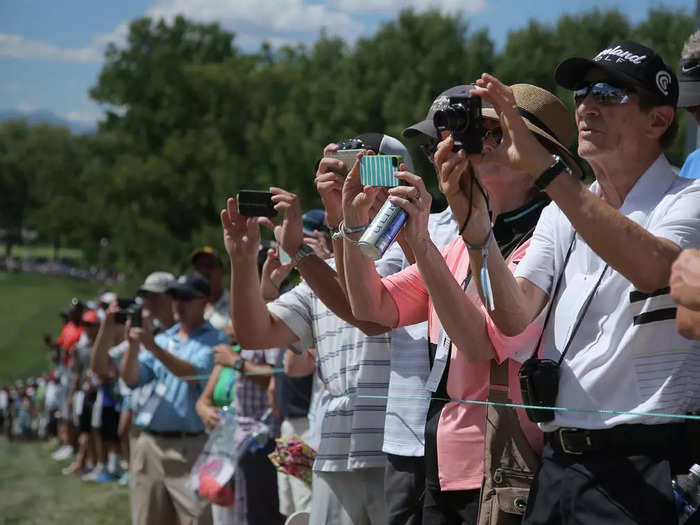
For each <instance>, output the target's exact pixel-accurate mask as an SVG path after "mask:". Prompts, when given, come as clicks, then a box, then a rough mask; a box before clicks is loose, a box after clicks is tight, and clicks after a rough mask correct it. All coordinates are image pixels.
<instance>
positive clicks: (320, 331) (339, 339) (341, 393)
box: [267, 259, 395, 472]
mask: <svg viewBox="0 0 700 525" xmlns="http://www.w3.org/2000/svg"><path fill="white" fill-rule="evenodd" d="M326 262H329V263H330V264H331V265H333V261H326ZM386 262H387V261H385V260H384V259H383V260H381V261H379V262H378V263H377V271H379V273H380V274H385V273H392V271H395V269H394V268H393V267H391V268H387V265H386ZM267 306H268V309H269V310H270V312H271V313H272V314H273V315H275V316H276V317H278V318H279V319H280V320H281V321H282V322H284V323H285V324H286V325H287V326H288V327H289V329H290V330H291V331H292V332H294V334H295V335H296V336H297V337H298V338H299V341H300V343H301V345H294V346H295V348H298V347H299V346H302V345H303V346H304V347H305V348H315V349H316V353H317V356H316V367H317V370H318V374H319V376H320V378H321V380H322V381H323V382H324V384H325V385H326V389H327V390H328V392H329V393H330V394H331V395H332V396H333V398H332V399H331V401H330V403H329V405H328V410H327V411H326V413H325V416H324V419H323V424H322V430H321V442H320V445H319V448H318V455H317V456H316V462H315V463H314V470H317V471H325V472H329V471H347V470H355V469H361V468H372V467H381V468H383V467H384V465H385V461H386V459H385V455H384V453H383V452H382V441H383V438H384V415H385V411H386V395H387V389H388V387H389V367H390V348H389V344H390V341H391V336H390V333H389V332H387V333H386V334H382V335H379V336H367V335H365V334H364V333H362V331H361V330H359V329H358V328H355V327H354V326H352V325H351V324H349V323H346V322H345V321H343V320H342V319H340V318H339V317H337V316H336V315H335V314H333V313H332V312H331V311H330V310H329V309H328V308H327V307H326V306H325V305H324V304H323V302H321V300H320V299H319V298H318V296H317V295H316V294H315V293H314V292H313V291H312V290H311V288H310V287H309V286H308V285H307V284H306V283H304V282H303V283H301V284H299V285H298V286H296V287H295V288H293V289H292V290H290V291H289V292H287V293H285V294H283V295H282V296H280V297H279V298H278V299H277V300H276V301H274V302H272V303H269V304H268V305H267ZM358 396H378V398H377V399H373V398H371V397H370V398H363V397H358Z"/></svg>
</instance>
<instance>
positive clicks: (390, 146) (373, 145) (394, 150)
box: [355, 133, 413, 171]
mask: <svg viewBox="0 0 700 525" xmlns="http://www.w3.org/2000/svg"><path fill="white" fill-rule="evenodd" d="M355 139H357V140H359V141H361V142H362V147H363V148H365V149H371V150H372V151H374V152H375V153H376V154H377V155H401V158H402V159H403V163H404V164H406V168H407V169H408V171H413V159H412V158H411V154H410V153H409V152H408V150H407V149H406V146H404V145H403V144H402V143H401V141H400V140H398V139H395V138H394V137H392V136H390V135H385V134H384V133H363V134H362V135H358V136H357V137H355Z"/></svg>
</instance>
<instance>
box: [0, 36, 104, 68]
mask: <svg viewBox="0 0 700 525" xmlns="http://www.w3.org/2000/svg"><path fill="white" fill-rule="evenodd" d="M0 57H9V58H39V59H47V60H60V61H64V62H82V63H100V62H102V52H101V50H100V49H98V48H97V47H96V46H93V45H89V46H85V47H78V48H71V47H61V46H57V45H54V44H49V43H47V42H41V41H39V40H30V39H28V38H24V37H23V36H21V35H13V34H9V33H0Z"/></svg>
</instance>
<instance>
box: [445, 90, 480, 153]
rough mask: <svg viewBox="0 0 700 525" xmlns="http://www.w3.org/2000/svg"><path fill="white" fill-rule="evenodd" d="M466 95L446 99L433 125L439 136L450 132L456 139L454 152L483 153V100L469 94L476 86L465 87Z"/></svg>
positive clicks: (459, 94)
mask: <svg viewBox="0 0 700 525" xmlns="http://www.w3.org/2000/svg"><path fill="white" fill-rule="evenodd" d="M463 87H464V93H458V94H453V95H451V96H450V97H445V99H446V100H445V102H444V105H443V107H441V108H439V109H438V110H437V111H435V114H434V115H433V124H434V125H435V129H437V132H438V135H439V134H440V133H441V132H442V131H449V132H450V134H451V135H452V138H453V139H454V147H453V148H452V149H453V151H455V152H457V151H459V150H461V149H463V150H464V151H465V152H466V153H481V142H482V123H481V122H482V117H481V98H480V97H473V96H471V94H470V93H469V91H470V90H471V89H473V88H474V87H475V86H471V85H469V86H463Z"/></svg>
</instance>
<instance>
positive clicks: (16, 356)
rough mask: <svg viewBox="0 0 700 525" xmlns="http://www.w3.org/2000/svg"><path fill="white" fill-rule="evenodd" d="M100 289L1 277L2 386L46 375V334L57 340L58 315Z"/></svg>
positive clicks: (65, 282) (68, 281)
mask: <svg viewBox="0 0 700 525" xmlns="http://www.w3.org/2000/svg"><path fill="white" fill-rule="evenodd" d="M100 287H101V285H100V284H99V283H91V282H85V281H77V280H73V279H68V278H65V277H56V276H48V275H34V274H8V273H0V298H2V300H1V301H0V382H4V381H8V380H14V379H17V378H26V377H29V376H36V375H38V374H41V373H42V372H46V371H47V370H48V369H49V366H50V363H49V361H48V352H47V347H46V346H45V345H44V342H43V340H42V334H44V333H48V334H50V335H51V337H52V338H54V339H55V338H56V337H57V336H58V334H59V332H60V329H61V318H60V317H59V315H58V314H59V312H60V311H61V310H63V309H64V308H66V307H67V306H68V305H69V303H70V300H71V298H72V297H78V298H80V299H84V300H89V299H92V298H94V296H95V293H96V292H97V290H98V289H99V288H100ZM0 499H2V498H0Z"/></svg>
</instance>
